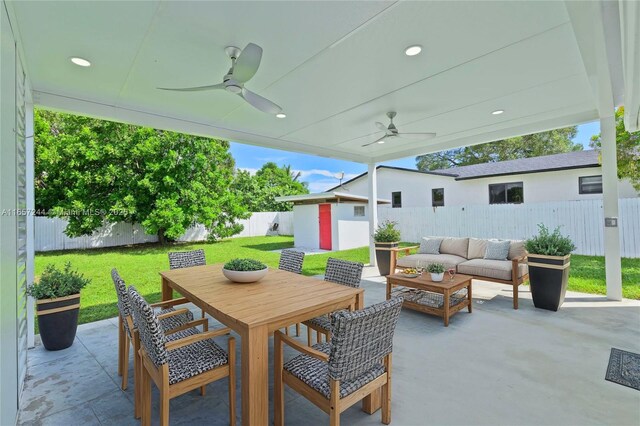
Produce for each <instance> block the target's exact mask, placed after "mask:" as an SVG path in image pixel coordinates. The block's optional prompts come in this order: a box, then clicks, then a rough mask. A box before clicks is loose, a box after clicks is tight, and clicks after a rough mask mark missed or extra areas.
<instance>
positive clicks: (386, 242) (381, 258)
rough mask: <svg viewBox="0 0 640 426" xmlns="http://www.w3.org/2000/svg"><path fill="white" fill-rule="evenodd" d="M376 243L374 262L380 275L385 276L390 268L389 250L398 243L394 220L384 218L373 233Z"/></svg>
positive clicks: (398, 238) (398, 236)
mask: <svg viewBox="0 0 640 426" xmlns="http://www.w3.org/2000/svg"><path fill="white" fill-rule="evenodd" d="M373 241H374V242H375V245H376V263H377V264H378V271H379V272H380V275H382V276H386V275H389V273H390V268H391V250H392V249H394V248H396V247H398V244H399V243H400V231H399V230H398V228H396V222H392V221H390V220H386V221H384V222H383V223H382V225H380V226H379V227H378V229H376V232H375V233H374V234H373Z"/></svg>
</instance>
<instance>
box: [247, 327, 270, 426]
mask: <svg viewBox="0 0 640 426" xmlns="http://www.w3.org/2000/svg"><path fill="white" fill-rule="evenodd" d="M268 422H269V330H268V329H267V327H266V326H260V327H254V328H250V329H248V330H245V331H243V333H242V424H243V425H245V426H258V425H267V424H268Z"/></svg>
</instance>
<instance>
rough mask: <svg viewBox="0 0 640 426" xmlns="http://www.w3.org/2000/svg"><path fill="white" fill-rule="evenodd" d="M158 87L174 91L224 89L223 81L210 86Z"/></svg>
mask: <svg viewBox="0 0 640 426" xmlns="http://www.w3.org/2000/svg"><path fill="white" fill-rule="evenodd" d="M158 89H160V90H172V91H176V92H201V91H204V90H217V89H224V83H220V84H213V85H211V86H198V87H177V88H170V87H158Z"/></svg>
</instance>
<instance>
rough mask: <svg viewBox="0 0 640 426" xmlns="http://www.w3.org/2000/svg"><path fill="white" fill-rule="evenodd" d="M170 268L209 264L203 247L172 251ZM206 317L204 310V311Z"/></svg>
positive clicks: (170, 253)
mask: <svg viewBox="0 0 640 426" xmlns="http://www.w3.org/2000/svg"><path fill="white" fill-rule="evenodd" d="M168 255H169V269H182V268H190V267H192V266H203V265H206V264H207V259H206V257H205V255H204V250H203V249H198V250H191V251H170V252H169V253H168ZM202 318H204V310H203V311H202Z"/></svg>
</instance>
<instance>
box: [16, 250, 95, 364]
mask: <svg viewBox="0 0 640 426" xmlns="http://www.w3.org/2000/svg"><path fill="white" fill-rule="evenodd" d="M90 282H91V280H90V279H88V278H85V277H84V276H83V275H82V274H80V273H78V272H77V271H72V270H71V263H66V264H65V266H64V269H62V270H59V269H57V268H56V267H55V266H54V265H47V267H46V268H45V269H44V272H43V273H42V275H41V276H40V280H39V282H38V283H37V284H32V285H30V286H29V287H28V288H27V294H29V295H30V296H32V297H34V298H35V299H37V302H36V311H37V313H38V327H39V329H40V337H41V338H42V344H43V345H44V347H45V348H46V349H47V350H50V351H57V350H60V349H66V348H68V347H69V346H71V345H72V344H73V340H74V339H75V337H76V330H77V328H78V312H79V311H80V290H82V289H83V288H84V287H85V286H86V285H87V284H89V283H90Z"/></svg>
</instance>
